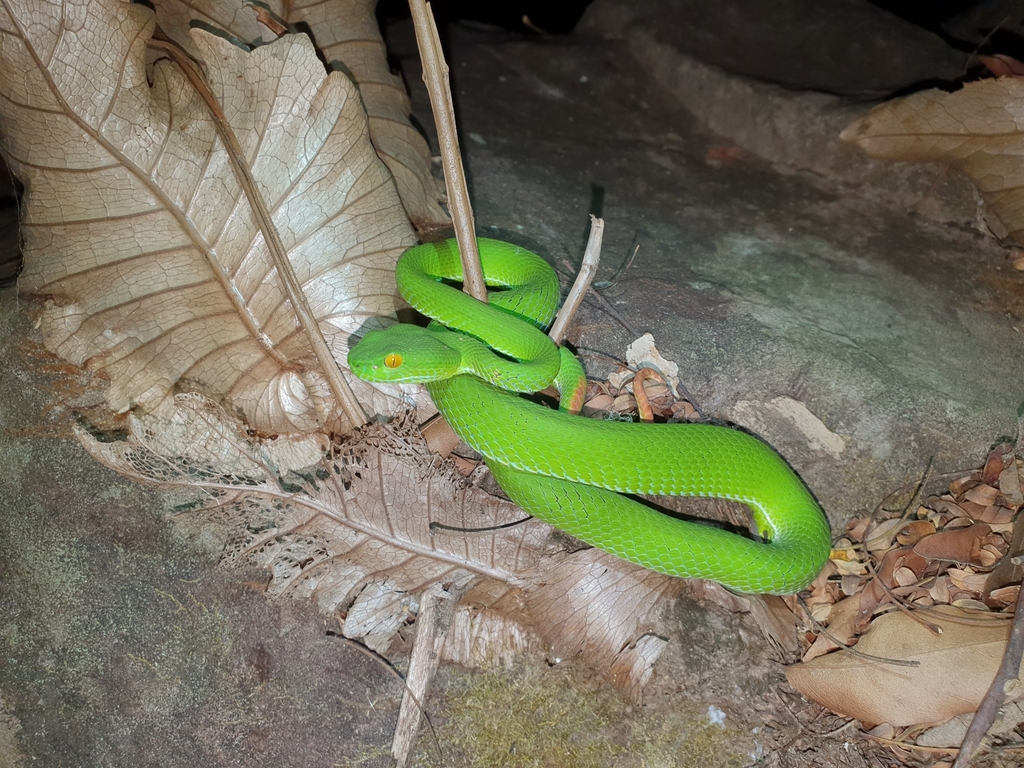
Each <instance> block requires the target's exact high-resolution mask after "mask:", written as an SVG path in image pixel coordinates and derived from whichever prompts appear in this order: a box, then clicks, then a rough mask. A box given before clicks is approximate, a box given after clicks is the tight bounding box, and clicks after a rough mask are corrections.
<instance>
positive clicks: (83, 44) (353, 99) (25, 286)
mask: <svg viewBox="0 0 1024 768" xmlns="http://www.w3.org/2000/svg"><path fill="white" fill-rule="evenodd" d="M70 20H74V24H75V25H76V26H75V28H74V30H73V32H72V31H71V30H69V29H67V28H66V27H65V24H67V23H71V21H70ZM153 24H154V19H153V14H152V12H151V11H149V10H148V9H146V8H145V7H144V6H142V5H130V4H125V3H121V2H116V1H115V0H67V2H65V3H64V4H63V6H62V5H61V4H56V5H54V6H53V7H52V8H47V9H45V11H44V10H43V9H41V7H40V6H39V4H38V3H36V2H33V0H4V7H3V9H2V10H0V25H2V26H3V27H4V30H5V36H4V39H5V43H4V47H3V49H2V57H3V59H2V62H0V63H2V66H0V93H2V95H3V98H2V99H0V124H2V129H3V132H2V150H3V153H4V156H5V158H6V160H7V163H8V165H9V166H10V167H11V169H12V171H14V173H15V174H16V175H17V176H19V177H20V178H21V179H22V180H23V181H25V182H26V186H27V189H28V193H27V197H26V202H25V210H24V220H23V224H22V233H23V237H24V242H25V250H24V252H25V269H24V271H23V272H22V275H21V279H20V287H21V289H22V290H23V291H24V292H25V293H27V294H30V295H33V296H35V297H38V298H39V299H40V300H43V301H44V302H45V305H44V308H43V311H42V317H41V319H40V322H41V327H42V332H43V337H44V341H45V344H46V346H47V348H48V349H50V350H51V351H53V352H55V353H56V354H58V355H59V356H61V357H62V358H64V359H66V360H68V361H70V362H72V363H74V364H76V365H82V366H85V367H87V368H88V369H89V370H90V371H92V372H93V373H94V374H95V375H97V376H100V377H106V378H109V380H110V386H109V388H108V390H107V392H106V397H107V402H108V404H109V405H110V407H111V408H113V409H114V410H115V411H117V412H124V411H126V410H128V409H130V408H133V409H140V410H143V411H145V410H149V411H154V412H158V411H161V409H166V411H165V415H167V414H169V413H170V412H171V410H173V408H172V405H171V401H172V396H173V393H174V392H175V391H180V390H182V389H185V390H196V389H201V390H202V391H203V392H205V393H206V394H208V395H210V396H213V397H217V398H220V399H223V400H224V401H226V402H229V403H230V404H231V407H232V408H237V409H238V410H240V411H242V412H243V413H244V414H245V416H246V419H247V420H248V422H249V424H250V426H252V427H254V428H256V429H258V430H261V431H264V432H279V433H305V432H314V431H318V430H320V429H323V428H324V427H325V425H326V424H328V423H329V422H330V420H331V419H332V417H333V416H334V414H335V413H336V403H334V401H333V398H332V396H331V394H330V391H329V389H328V387H327V385H326V379H325V378H324V376H323V373H322V369H321V368H320V367H319V365H318V363H317V360H316V359H315V358H314V357H313V354H312V350H311V347H310V344H309V334H317V333H319V334H322V335H323V337H324V338H325V339H326V341H327V344H328V346H329V348H330V349H331V350H332V352H333V354H334V356H335V358H336V359H344V357H345V354H346V353H347V350H348V346H349V342H348V337H349V335H350V334H352V333H353V332H356V331H358V330H360V329H361V328H362V327H363V326H364V324H366V323H367V322H368V321H369V319H370V318H373V317H375V316H380V315H387V314H391V313H393V312H394V309H395V298H394V278H393V268H394V261H395V259H396V258H397V256H398V254H399V253H400V252H401V251H402V250H403V249H404V248H405V247H407V246H408V245H411V244H412V243H413V242H414V236H413V233H412V230H411V228H410V227H409V224H408V221H407V219H406V217H405V214H404V211H403V210H402V207H401V204H400V203H399V201H398V198H397V194H396V193H395V190H394V187H393V185H392V182H391V180H390V175H389V174H388V172H387V169H386V168H385V167H384V165H383V164H382V163H381V162H380V160H379V159H378V158H377V156H376V154H375V153H374V152H373V149H372V146H371V145H370V142H369V139H368V137H367V123H366V117H365V114H364V112H363V109H362V106H361V103H360V98H359V94H358V93H357V92H356V90H355V88H354V86H353V85H352V83H351V81H350V80H348V78H346V77H345V76H344V75H342V74H341V73H337V72H335V73H332V74H330V75H328V74H327V73H326V72H325V71H324V68H323V65H322V64H321V63H320V61H319V60H318V59H317V57H316V52H315V51H314V50H313V47H312V45H311V43H310V42H309V38H308V37H306V36H305V35H289V36H287V37H284V38H282V39H280V40H278V41H277V42H274V43H272V44H270V45H265V46H261V47H258V48H256V49H255V50H254V51H252V52H251V53H248V52H246V51H244V50H242V49H240V48H238V47H235V46H233V45H231V44H229V43H228V42H226V41H225V40H223V39H221V38H218V37H215V36H213V35H210V34H207V33H205V32H202V31H199V30H194V31H193V32H192V40H193V42H194V44H195V47H196V48H198V49H199V50H200V51H201V52H202V54H203V58H204V59H205V60H206V61H207V62H208V65H207V67H206V69H205V74H206V78H207V80H208V81H209V83H210V87H211V89H212V91H213V93H214V94H215V96H216V98H217V100H218V102H219V104H220V106H221V107H222V108H223V111H224V113H225V114H226V115H227V119H228V122H229V123H230V125H231V127H232V129H233V131H234V133H235V134H236V136H237V138H238V140H239V142H240V144H241V146H242V151H243V153H244V157H243V158H242V161H243V163H245V164H247V165H248V167H249V168H250V170H251V172H252V174H253V176H254V178H255V180H256V184H257V187H258V194H259V195H260V196H262V198H263V201H264V202H265V204H266V206H267V208H268V209H269V211H270V213H271V215H272V217H273V220H274V223H275V225H276V228H277V230H278V231H279V232H280V235H281V238H282V239H283V241H284V245H285V247H286V249H287V250H288V254H289V259H290V263H291V266H292V268H293V270H294V272H295V274H296V277H297V280H298V282H299V284H300V285H301V289H302V292H303V294H304V296H305V299H306V301H307V303H308V305H309V307H310V309H311V311H312V314H313V316H314V318H315V320H316V327H315V328H303V327H302V325H301V324H300V322H299V321H298V320H297V316H296V314H295V312H294V311H293V309H292V305H291V303H290V301H289V300H288V299H287V298H286V293H285V290H284V284H283V282H282V280H281V278H280V277H279V275H278V272H277V270H276V269H275V267H274V265H273V262H272V260H271V259H270V255H269V250H268V248H267V245H266V243H265V240H264V238H263V236H262V234H261V232H260V230H259V228H258V226H257V223H256V221H257V220H256V217H255V216H254V214H253V211H252V210H251V208H250V206H249V203H248V200H247V198H246V197H245V196H244V194H243V191H242V189H243V188H242V187H241V186H240V184H239V182H238V181H237V179H236V177H235V175H234V173H233V172H232V170H231V167H230V165H229V163H228V154H227V152H226V151H225V149H224V147H223V145H222V143H221V140H220V138H219V137H218V135H217V133H216V131H215V126H214V122H213V120H212V119H211V115H210V113H209V110H208V108H207V106H206V105H205V104H204V103H203V102H202V100H201V99H200V98H199V97H198V96H197V94H196V92H195V90H194V89H193V88H192V86H191V85H190V84H189V82H188V81H187V80H186V79H185V77H184V76H183V75H182V73H181V71H180V70H179V69H178V68H177V67H176V66H174V65H172V64H171V63H170V62H169V61H168V60H166V59H164V60H161V61H159V62H157V63H155V64H154V65H153V66H152V67H151V69H150V73H149V77H151V81H152V83H153V84H152V86H150V84H149V81H148V80H147V67H146V44H147V41H148V40H149V38H150V36H151V34H152V31H153ZM353 389H355V391H356V393H357V395H358V396H359V397H360V399H362V400H364V401H365V402H366V404H367V405H368V406H369V407H370V409H371V410H374V411H381V412H394V411H395V409H396V405H397V402H396V401H395V400H393V399H389V398H387V397H385V396H381V395H380V393H379V392H378V390H376V389H374V388H372V387H370V386H368V385H362V384H361V383H356V382H353ZM391 393H392V395H393V396H397V395H398V390H397V389H392V390H391Z"/></svg>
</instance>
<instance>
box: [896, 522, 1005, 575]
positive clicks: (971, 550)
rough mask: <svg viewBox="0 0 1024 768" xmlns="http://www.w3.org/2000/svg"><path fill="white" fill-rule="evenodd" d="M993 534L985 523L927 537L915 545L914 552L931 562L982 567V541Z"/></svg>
mask: <svg viewBox="0 0 1024 768" xmlns="http://www.w3.org/2000/svg"><path fill="white" fill-rule="evenodd" d="M991 532H992V529H991V528H990V527H989V526H987V525H985V524H984V523H975V524H974V525H972V526H970V527H968V528H956V529H953V530H945V531H940V532H939V533H933V534H932V535H931V536H926V537H925V538H923V539H921V540H920V541H919V542H917V544H915V545H914V552H916V553H917V554H918V555H920V556H921V557H925V558H928V559H929V560H943V561H946V562H953V563H969V564H971V565H981V564H982V563H981V561H980V559H979V558H980V555H979V552H980V550H981V546H982V544H981V541H982V539H984V538H985V537H986V536H988V535H989V534H990V533H991Z"/></svg>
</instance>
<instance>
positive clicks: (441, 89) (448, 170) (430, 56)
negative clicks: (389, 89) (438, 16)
mask: <svg viewBox="0 0 1024 768" xmlns="http://www.w3.org/2000/svg"><path fill="white" fill-rule="evenodd" d="M409 9H410V10H411V11H412V21H413V25H414V26H415V28H416V44H417V45H418V47H419V49H420V61H421V62H422V64H423V82H424V83H425V84H426V86H427V92H428V93H429V94H430V107H431V110H432V111H433V113H434V125H435V126H437V142H438V145H439V148H440V150H441V165H442V167H443V168H444V183H445V187H446V188H447V190H448V210H449V211H451V214H452V224H453V225H454V226H455V238H456V239H457V240H458V241H459V252H460V253H461V254H462V275H463V278H462V285H463V290H464V291H465V292H466V293H468V294H469V295H470V296H472V297H473V298H475V299H480V301H487V286H486V285H485V284H484V275H483V272H482V271H481V269H480V257H479V255H478V251H477V245H476V227H475V222H474V219H473V206H472V204H471V203H470V201H469V189H468V188H467V186H466V173H465V171H464V170H463V168H462V153H461V151H460V150H459V133H458V130H457V128H456V127H455V108H454V107H453V106H452V92H451V88H450V86H449V83H448V65H447V64H446V63H445V61H444V52H443V51H442V50H441V40H440V38H439V37H438V35H437V26H436V25H435V24H434V14H433V12H432V11H431V9H430V3H425V2H423V0H409Z"/></svg>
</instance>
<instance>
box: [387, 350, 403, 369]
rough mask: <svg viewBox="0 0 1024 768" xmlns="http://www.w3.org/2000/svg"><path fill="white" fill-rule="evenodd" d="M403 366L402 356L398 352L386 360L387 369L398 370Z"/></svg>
mask: <svg viewBox="0 0 1024 768" xmlns="http://www.w3.org/2000/svg"><path fill="white" fill-rule="evenodd" d="M401 364H402V356H401V355H400V354H398V353H397V352H392V353H391V354H390V355H388V356H387V357H385V358H384V367H385V368H397V367H398V366H400V365H401Z"/></svg>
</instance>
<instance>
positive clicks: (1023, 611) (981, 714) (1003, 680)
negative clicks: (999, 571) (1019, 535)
mask: <svg viewBox="0 0 1024 768" xmlns="http://www.w3.org/2000/svg"><path fill="white" fill-rule="evenodd" d="M1010 555H1011V556H1013V557H1012V560H1013V564H1014V565H1018V566H1019V565H1024V554H1021V553H1013V552H1011V553H1010ZM1014 555H1015V556H1014ZM1022 657H1024V585H1021V587H1020V591H1019V592H1018V593H1017V605H1016V607H1015V609H1014V614H1013V626H1012V627H1011V629H1010V639H1009V640H1008V641H1007V643H1006V650H1005V651H1003V661H1002V663H1000V665H999V671H998V672H996V676H995V679H993V680H992V685H990V686H989V688H988V691H987V692H986V693H985V698H983V699H982V700H981V704H980V706H979V707H978V710H977V711H976V712H975V713H974V719H973V720H971V725H970V727H968V729H967V733H966V734H964V740H963V741H962V742H960V753H959V754H958V755H957V756H956V760H954V761H953V768H967V766H968V764H969V763H970V762H971V759H972V758H973V757H974V755H975V754H977V752H978V750H979V749H981V745H982V742H983V741H984V739H985V734H987V733H988V729H989V728H991V727H992V724H993V723H994V722H995V721H996V715H998V714H999V710H1000V708H1001V707H1002V706H1003V704H1004V703H1005V702H1006V698H1007V693H1009V687H1010V686H1011V685H1014V684H1019V682H1020V681H1019V678H1020V662H1021V658H1022Z"/></svg>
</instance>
